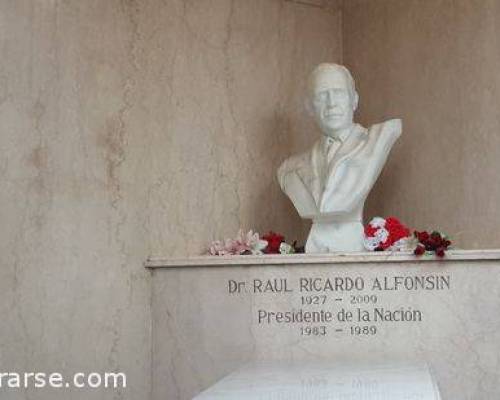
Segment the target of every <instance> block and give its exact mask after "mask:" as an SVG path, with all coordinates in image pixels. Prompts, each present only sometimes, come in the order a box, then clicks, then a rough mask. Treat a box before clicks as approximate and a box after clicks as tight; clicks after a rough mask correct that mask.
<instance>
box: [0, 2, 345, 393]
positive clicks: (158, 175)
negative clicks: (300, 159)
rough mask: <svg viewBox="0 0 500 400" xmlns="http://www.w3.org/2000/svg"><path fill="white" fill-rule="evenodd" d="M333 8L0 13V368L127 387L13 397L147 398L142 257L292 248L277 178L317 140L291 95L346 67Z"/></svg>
mask: <svg viewBox="0 0 500 400" xmlns="http://www.w3.org/2000/svg"><path fill="white" fill-rule="evenodd" d="M316 3H318V2H316ZM318 4H319V3H318ZM338 6H339V2H336V1H332V2H328V4H327V7H326V8H320V7H314V6H313V7H311V6H305V5H302V4H299V3H294V2H289V1H284V0H255V1H254V0H252V1H248V0H233V1H230V0H212V1H210V0H195V1H188V0H185V1H180V0H178V1H175V0H166V1H165V0H163V1H161V0H145V1H132V0H129V1H118V0H116V1H115V0H109V1H108V0H106V1H104V0H89V1H76V0H75V1H72V0H70V1H57V0H54V1H38V0H16V1H3V2H1V3H0V51H1V54H2V62H1V63H0V127H1V128H0V129H1V134H0V148H1V153H0V177H1V182H2V191H1V194H0V220H1V221H2V229H1V230H0V254H1V268H0V300H1V301H0V312H1V315H2V322H1V324H0V371H4V370H9V371H19V372H22V371H43V372H52V371H59V372H62V373H66V374H69V373H73V372H77V371H84V372H90V371H95V370H98V371H107V370H118V371H123V372H125V373H127V376H128V388H127V389H126V390H121V391H110V390H92V391H85V392H82V391H79V392H74V393H71V395H69V394H68V392H67V391H66V390H62V391H61V390H59V391H56V392H50V391H48V390H43V391H37V392H33V391H16V392H12V393H10V395H11V397H10V398H12V399H23V400H24V399H37V400H40V399H41V400H44V399H57V398H65V399H66V398H68V397H69V396H70V397H71V399H79V398H85V399H90V398H96V399H111V398H113V399H139V398H147V397H148V393H149V391H150V389H151V385H150V372H151V369H150V361H151V360H150V351H151V318H150V308H149V305H150V281H149V274H148V272H147V271H146V270H144V268H143V266H142V262H143V261H144V260H145V258H146V257H147V256H148V255H150V254H162V255H165V254H167V255H176V254H188V253H198V252H200V251H201V250H202V248H203V245H204V244H205V243H206V242H207V241H209V240H210V239H212V238H216V237H221V236H224V235H230V234H234V232H235V231H236V230H237V228H238V227H239V226H240V225H241V226H243V227H245V228H250V227H254V228H257V229H259V230H266V229H269V228H275V229H279V230H282V231H284V232H286V233H287V234H289V236H291V233H292V232H294V233H296V234H297V235H300V232H301V229H302V225H301V222H300V221H299V219H298V218H297V217H296V216H295V214H294V212H293V210H292V208H291V206H290V205H289V204H288V202H287V200H286V199H285V198H284V197H283V196H282V195H281V194H280V192H279V188H278V185H277V183H276V181H275V178H274V173H275V172H274V171H275V168H276V166H277V165H278V163H279V162H280V161H281V160H282V159H283V158H284V157H285V156H286V155H288V154H289V153H291V152H294V151H296V150H297V149H298V148H299V147H300V146H301V145H303V144H308V143H310V142H311V141H312V140H313V139H314V137H313V136H312V135H313V134H315V132H313V127H312V125H311V122H310V121H309V120H308V119H307V118H305V115H304V113H303V108H302V104H301V102H300V96H299V94H300V91H301V90H302V88H301V85H300V84H301V82H303V80H304V77H305V75H306V74H307V72H308V71H309V70H310V68H311V67H312V66H313V65H314V64H316V63H318V62H320V61H323V60H325V59H326V60H333V61H340V59H341V53H342V48H341V44H342V43H341V39H340V35H341V31H340V30H341V23H340V13H339V8H338Z"/></svg>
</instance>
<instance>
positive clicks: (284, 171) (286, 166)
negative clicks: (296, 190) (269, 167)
mask: <svg viewBox="0 0 500 400" xmlns="http://www.w3.org/2000/svg"><path fill="white" fill-rule="evenodd" d="M313 148H314V146H313ZM311 151H312V148H311V149H309V150H307V151H305V152H303V153H299V154H295V155H293V156H291V157H288V158H287V159H286V160H285V161H283V162H282V163H281V165H280V167H279V168H278V174H277V175H278V181H279V183H280V186H281V188H282V189H284V180H285V178H286V176H287V175H288V174H290V173H292V172H295V171H297V170H298V169H301V168H304V167H305V166H308V165H309V164H310V162H309V161H310V159H311Z"/></svg>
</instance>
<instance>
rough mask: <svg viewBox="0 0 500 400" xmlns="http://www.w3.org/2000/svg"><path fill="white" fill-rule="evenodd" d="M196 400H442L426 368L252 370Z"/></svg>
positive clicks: (299, 366) (278, 367)
mask: <svg viewBox="0 0 500 400" xmlns="http://www.w3.org/2000/svg"><path fill="white" fill-rule="evenodd" d="M194 399H195V400H284V399H286V400H346V399H348V400H381V399H383V400H403V399H413V400H417V399H418V400H440V396H439V390H438V387H437V385H436V383H435V381H434V379H433V378H432V375H431V372H430V371H429V368H428V367H427V366H425V365H407V364H378V365H377V364H375V365H363V364H358V365H349V364H341V365H339V364H335V363H305V364H295V365H293V364H292V365H286V364H252V365H248V366H245V367H243V368H241V369H240V370H238V371H236V372H233V373H232V374H230V375H228V376H227V377H225V378H223V379H222V380H221V381H219V382H217V383H216V384H215V385H214V386H212V387H210V388H209V389H207V390H206V391H204V392H202V393H201V394H200V395H198V396H196V397H195V398H194Z"/></svg>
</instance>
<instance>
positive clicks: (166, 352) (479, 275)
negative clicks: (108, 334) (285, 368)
mask: <svg viewBox="0 0 500 400" xmlns="http://www.w3.org/2000/svg"><path fill="white" fill-rule="evenodd" d="M499 268H500V265H499V263H498V261H486V260H484V261H478V260H476V261H466V262H464V261H448V262H446V261H444V262H443V261H437V262H432V261H429V262H425V263H419V262H415V261H407V262H401V263H387V264H383V263H370V262H367V263H349V264H342V263H341V262H339V261H337V262H336V263H335V264H333V263H332V264H324V265H313V264H309V265H308V264H303V265H290V266H287V265H282V266H249V267H243V266H241V267H234V266H233V267H226V268H225V267H213V266H212V267H193V268H186V267H183V268H176V269H173V268H172V269H170V268H169V269H163V270H155V272H154V275H153V326H154V345H153V349H154V350H153V355H154V356H153V398H154V399H158V400H160V399H165V398H168V399H172V400H188V399H191V398H192V396H193V395H195V394H197V393H199V392H201V391H202V390H204V389H206V388H208V387H210V386H211V385H213V384H214V383H215V382H216V381H218V380H219V379H220V378H222V377H223V376H225V375H227V374H228V373H230V372H232V371H234V370H235V369H237V368H239V367H241V366H243V365H245V364H247V363H250V362H256V361H257V362H264V361H272V362H282V363H285V364H286V363H287V362H288V363H292V362H293V363H295V364H300V363H301V362H303V363H307V362H316V363H317V362H320V363H325V364H327V363H328V362H331V363H332V364H333V365H338V364H339V363H340V364H342V363H345V364H346V365H349V364H351V363H356V362H360V363H363V364H364V365H368V366H369V365H373V366H375V367H376V366H378V365H380V364H384V363H400V362H405V363H409V364H412V363H413V364H419V363H425V364H428V365H429V367H430V369H431V371H432V373H433V375H434V377H435V379H436V380H437V383H438V385H439V388H440V391H441V394H442V397H443V399H455V400H467V399H475V400H487V399H493V398H497V397H498V396H499V394H500V388H499V387H498V381H499V379H500V375H499V372H498V371H499V369H498V366H499V358H498V352H497V351H496V349H497V348H498V346H500V333H499V328H500V322H499V320H498V318H496V316H497V314H498V312H497V310H498V307H499V305H500V304H499V299H500V297H499V295H500V292H499V289H498V285H497V284H496V282H497V281H498V279H500V276H499V275H500V269H499ZM471 276H474V279H471ZM349 279H350V280H351V281H349ZM327 280H329V281H330V284H328V283H327ZM231 282H233V283H231ZM284 282H286V283H284ZM310 282H314V283H310ZM353 282H354V283H353ZM361 282H363V285H361ZM238 289H239V290H238ZM358 310H359V311H358ZM376 310H378V311H376ZM401 310H402V311H403V312H401ZM300 311H302V315H305V313H306V312H317V313H321V312H323V313H326V312H331V314H332V315H333V317H332V319H331V320H330V321H328V322H324V321H321V322H315V323H312V322H309V323H305V322H300V321H299V322H293V321H292V320H291V319H288V320H287V318H292V317H291V315H292V313H298V312H300ZM279 312H282V313H288V317H286V316H281V317H279V318H280V320H278V317H276V316H275V315H274V316H273V315H272V314H271V313H279ZM349 312H350V313H352V314H351V316H350V317H348V314H347V313H349ZM262 313H264V314H262ZM324 315H325V314H324ZM359 316H361V317H359ZM381 316H383V317H381ZM388 316H390V317H388ZM295 318H297V317H295ZM349 318H350V319H349ZM366 318H369V319H366ZM296 321H297V320H296ZM323 327H324V330H323ZM308 328H309V329H310V328H313V329H316V331H314V330H313V331H312V333H311V330H307V329H308ZM381 398H382V397H381Z"/></svg>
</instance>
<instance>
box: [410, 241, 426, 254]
mask: <svg viewBox="0 0 500 400" xmlns="http://www.w3.org/2000/svg"><path fill="white" fill-rule="evenodd" d="M413 253H415V255H416V256H421V255H422V254H424V253H425V247H424V246H422V245H421V244H419V245H418V246H417V247H416V248H415V250H414V251H413Z"/></svg>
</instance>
